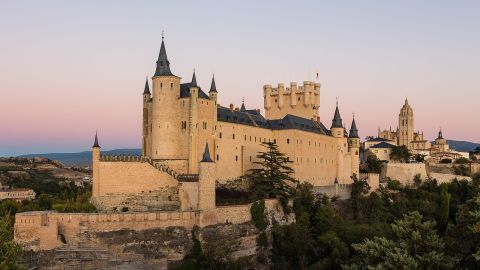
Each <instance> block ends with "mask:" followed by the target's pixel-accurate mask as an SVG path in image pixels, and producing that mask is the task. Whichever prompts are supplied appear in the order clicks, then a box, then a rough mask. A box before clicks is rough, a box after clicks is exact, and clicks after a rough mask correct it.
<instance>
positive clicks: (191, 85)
mask: <svg viewBox="0 0 480 270" xmlns="http://www.w3.org/2000/svg"><path fill="white" fill-rule="evenodd" d="M190 87H198V85H197V76H195V69H194V70H193V77H192V82H191V83H190Z"/></svg>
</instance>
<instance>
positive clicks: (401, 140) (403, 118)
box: [398, 99, 414, 149]
mask: <svg viewBox="0 0 480 270" xmlns="http://www.w3.org/2000/svg"><path fill="white" fill-rule="evenodd" d="M413 121H414V120H413V109H412V107H410V105H409V104H408V99H405V104H404V105H403V107H402V109H401V110H400V114H399V115H398V145H399V146H400V145H405V146H406V147H407V148H408V149H410V148H411V145H410V142H411V141H413V130H414V123H413Z"/></svg>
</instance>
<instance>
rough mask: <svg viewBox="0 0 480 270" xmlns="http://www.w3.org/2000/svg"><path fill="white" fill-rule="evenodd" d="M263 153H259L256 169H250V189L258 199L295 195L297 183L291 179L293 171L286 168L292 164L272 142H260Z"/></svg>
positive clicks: (282, 197)
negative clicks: (264, 149) (263, 149)
mask: <svg viewBox="0 0 480 270" xmlns="http://www.w3.org/2000/svg"><path fill="white" fill-rule="evenodd" d="M262 146H264V147H265V148H266V151H265V152H259V153H258V155H257V158H258V159H259V160H260V161H255V162H254V163H255V164H258V165H260V168H258V169H251V170H249V171H248V173H247V178H249V179H251V181H252V189H253V191H254V192H255V193H256V194H257V196H258V197H260V198H268V197H270V198H280V199H286V198H290V197H292V196H293V195H294V194H295V188H296V186H297V183H298V181H297V180H296V179H294V178H293V177H291V175H292V174H293V172H294V171H293V169H292V168H291V167H289V166H288V164H289V163H292V161H290V160H289V159H288V157H287V156H286V155H285V154H284V153H281V152H280V151H279V150H278V145H277V144H276V143H274V142H262Z"/></svg>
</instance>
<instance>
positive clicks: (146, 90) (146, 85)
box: [143, 78, 150, 95]
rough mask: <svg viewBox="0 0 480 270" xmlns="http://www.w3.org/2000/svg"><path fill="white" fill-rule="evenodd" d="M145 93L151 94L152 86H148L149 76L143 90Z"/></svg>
mask: <svg viewBox="0 0 480 270" xmlns="http://www.w3.org/2000/svg"><path fill="white" fill-rule="evenodd" d="M143 94H144V95H150V86H148V78H147V79H146V80H145V89H144V90H143Z"/></svg>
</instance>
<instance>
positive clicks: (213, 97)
mask: <svg viewBox="0 0 480 270" xmlns="http://www.w3.org/2000/svg"><path fill="white" fill-rule="evenodd" d="M217 96H218V92H217V85H216V83H215V74H213V76H212V83H211V84H210V91H208V97H209V98H210V99H211V100H212V102H213V107H214V109H213V118H212V119H213V121H212V126H211V130H212V138H213V151H212V155H213V156H214V157H215V155H216V149H215V147H216V145H217V142H216V138H217V136H216V130H217V116H218V115H217Z"/></svg>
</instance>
